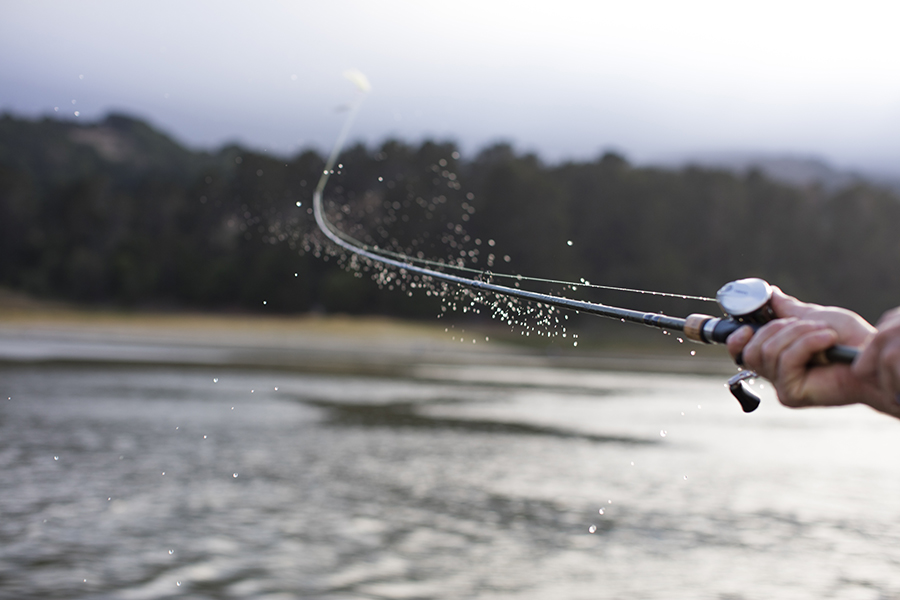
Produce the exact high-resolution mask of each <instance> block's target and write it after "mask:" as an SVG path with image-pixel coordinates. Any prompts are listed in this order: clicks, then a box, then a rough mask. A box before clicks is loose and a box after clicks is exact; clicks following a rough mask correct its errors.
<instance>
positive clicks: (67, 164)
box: [0, 114, 221, 186]
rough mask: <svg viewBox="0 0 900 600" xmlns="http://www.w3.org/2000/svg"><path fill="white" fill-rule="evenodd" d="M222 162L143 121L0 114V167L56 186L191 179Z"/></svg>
mask: <svg viewBox="0 0 900 600" xmlns="http://www.w3.org/2000/svg"><path fill="white" fill-rule="evenodd" d="M220 160H221V159H220V158H217V157H215V156H213V155H210V154H208V153H205V152H193V151H190V150H188V149H186V148H185V147H184V146H182V145H181V144H179V143H178V142H176V141H175V140H173V139H172V138H171V137H169V136H167V135H166V134H164V133H162V132H160V131H158V130H156V129H154V128H153V127H151V126H150V125H148V124H147V123H145V122H143V121H141V120H138V119H135V118H133V117H130V116H127V115H123V114H110V115H109V116H107V117H106V118H105V119H103V120H102V121H98V122H94V123H76V122H74V121H62V120H56V119H52V118H43V119H41V120H35V121H32V120H27V119H21V118H17V117H14V116H12V115H9V114H4V115H2V116H0V164H4V165H7V166H8V167H12V168H14V169H16V170H19V171H22V172H25V173H28V174H29V175H31V177H32V179H33V180H34V181H35V182H39V183H40V184H41V185H44V186H54V185H58V184H61V183H64V182H68V181H74V180H77V179H79V178H82V177H85V176H89V175H93V174H96V173H98V172H104V173H107V174H108V175H111V176H112V177H113V178H114V179H116V180H117V181H124V180H129V179H134V178H136V177H145V176H147V175H148V174H150V173H159V174H164V175H165V177H166V178H168V179H173V178H174V179H181V180H185V179H189V178H190V177H192V176H193V175H194V174H195V173H197V172H198V171H199V170H201V169H203V168H205V167H208V166H211V165H212V164H214V163H217V162H219V161H220Z"/></svg>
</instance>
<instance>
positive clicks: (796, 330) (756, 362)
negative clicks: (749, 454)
mask: <svg viewBox="0 0 900 600" xmlns="http://www.w3.org/2000/svg"><path fill="white" fill-rule="evenodd" d="M771 306H772V309H773V311H774V312H775V315H776V317H778V318H777V319H776V320H774V321H771V322H770V323H767V324H766V325H765V326H764V327H762V328H761V329H759V331H757V332H756V333H755V334H754V333H753V330H752V329H751V328H750V327H742V328H741V329H738V330H737V331H735V332H734V333H733V334H731V336H729V338H728V351H729V352H730V353H731V355H732V357H737V356H738V355H739V354H740V355H741V357H742V362H743V364H745V365H746V366H747V367H748V368H750V369H753V370H754V371H756V372H757V373H759V374H760V375H761V376H763V377H765V378H766V379H768V380H769V381H771V382H772V384H773V385H774V386H775V391H776V392H777V394H778V399H779V400H780V401H781V403H782V404H784V405H785V406H790V407H801V406H836V405H842V404H854V403H858V402H862V403H865V404H869V405H871V406H874V407H875V408H878V409H879V410H882V411H884V412H891V409H893V407H891V406H886V405H885V403H884V397H883V396H884V395H883V393H881V392H880V391H879V390H878V389H877V386H875V385H874V384H873V383H872V382H869V381H866V380H863V379H860V378H859V377H857V376H856V375H854V374H853V372H852V371H851V368H850V366H849V365H827V366H816V367H811V366H810V363H811V362H813V361H814V360H815V358H816V356H817V355H818V354H819V353H820V352H822V351H824V350H826V349H828V348H830V347H831V346H833V345H835V344H846V345H850V346H860V345H862V344H863V343H865V341H866V340H867V338H868V337H869V336H870V335H872V333H873V332H874V331H875V329H874V328H873V327H872V326H871V325H870V324H869V323H868V322H866V320H865V319H863V318H862V317H860V316H859V315H857V314H856V313H854V312H851V311H849V310H845V309H842V308H837V307H826V306H819V305H817V304H808V303H805V302H800V301H799V300H797V299H796V298H793V297H791V296H788V295H786V294H784V293H783V292H782V291H781V290H780V289H778V288H774V293H773V296H772V304H771ZM892 397H893V396H892ZM897 408H900V407H897ZM886 409H887V410H886ZM891 414H896V415H900V410H897V411H896V413H895V412H891Z"/></svg>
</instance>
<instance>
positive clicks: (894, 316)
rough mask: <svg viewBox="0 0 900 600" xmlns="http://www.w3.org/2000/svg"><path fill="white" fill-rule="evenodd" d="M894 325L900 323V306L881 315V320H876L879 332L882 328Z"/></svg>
mask: <svg viewBox="0 0 900 600" xmlns="http://www.w3.org/2000/svg"><path fill="white" fill-rule="evenodd" d="M895 323H900V306H898V307H897V308H892V309H891V310H889V311H887V312H885V313H884V314H883V315H881V318H880V319H878V323H877V327H878V330H879V331H881V329H882V328H885V327H889V326H891V325H893V324H895Z"/></svg>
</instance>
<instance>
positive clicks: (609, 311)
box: [313, 71, 858, 412]
mask: <svg viewBox="0 0 900 600" xmlns="http://www.w3.org/2000/svg"><path fill="white" fill-rule="evenodd" d="M344 75H345V77H347V78H348V79H350V80H351V81H353V82H354V83H355V84H356V87H357V89H358V90H359V94H358V95H357V98H356V100H355V101H354V102H353V104H352V105H351V107H350V113H349V114H348V115H347V119H346V121H345V122H344V126H343V128H342V129H341V133H340V135H339V136H338V139H337V142H336V143H335V146H334V148H333V149H332V151H331V155H330V156H329V157H328V160H327V162H326V163H325V169H324V171H323V172H322V175H321V177H320V178H319V184H318V185H317V186H316V190H315V192H314V193H313V207H314V208H313V212H314V214H315V219H316V223H317V224H318V226H319V229H321V230H322V233H323V234H325V236H326V237H327V238H328V239H330V240H331V241H332V242H334V243H335V244H337V245H338V246H340V247H341V248H344V249H345V250H348V251H349V252H351V253H353V254H354V255H359V256H362V257H365V258H368V259H369V260H372V261H374V262H376V263H380V264H385V265H390V266H392V267H396V268H397V269H399V271H400V275H401V276H403V275H405V274H407V273H416V274H418V275H421V276H422V277H423V278H424V280H425V281H426V282H430V281H431V280H439V281H446V282H451V283H456V284H459V285H460V286H462V287H464V288H469V289H475V290H479V291H482V292H491V293H495V294H499V295H503V296H508V297H510V298H523V299H526V300H531V301H533V302H537V303H538V304H539V305H544V306H547V307H549V309H550V311H551V312H552V311H553V308H565V309H569V310H574V311H576V312H586V313H588V314H594V315H598V316H601V317H607V318H611V319H619V320H620V321H622V322H626V321H628V322H632V323H640V324H642V325H647V326H649V327H655V328H657V329H664V330H665V329H672V330H675V331H683V332H684V334H685V337H687V338H688V339H690V340H692V341H695V342H701V343H705V344H724V343H725V342H726V341H727V339H728V336H729V335H731V334H732V333H733V332H735V331H736V330H737V329H738V328H740V327H743V326H745V325H750V326H751V327H754V328H759V327H761V326H762V325H763V324H764V323H765V322H767V321H768V320H770V319H771V318H774V316H775V315H774V313H773V312H772V309H771V306H770V305H769V301H770V300H771V297H772V288H771V287H770V286H769V284H768V283H766V282H765V281H763V280H761V279H753V278H751V279H741V280H737V281H733V282H731V283H728V284H726V285H725V286H723V287H722V288H721V289H720V290H719V292H718V293H717V295H716V296H717V297H716V302H717V303H718V304H719V306H720V308H722V310H723V311H724V312H725V316H724V317H713V316H710V315H704V314H691V315H688V316H687V317H686V318H680V317H670V316H667V315H664V314H660V313H651V312H642V311H637V310H631V309H627V308H618V307H615V306H606V305H604V304H597V303H593V302H585V301H581V300H573V299H570V298H565V297H563V296H554V295H552V294H542V293H538V292H532V291H530V290H525V289H520V288H511V287H508V286H504V285H499V284H495V283H493V282H492V279H493V278H494V277H503V278H513V279H516V280H517V281H539V282H546V283H555V284H562V285H567V286H573V287H577V286H578V285H582V286H585V287H596V288H600V289H610V290H617V291H622V292H631V293H639V294H652V295H655V296H666V297H674V298H682V299H692V300H704V301H706V300H712V299H711V298H705V297H702V296H687V295H683V294H669V293H665V292H652V291H647V290H636V289H631V288H616V287H613V286H601V285H593V284H589V283H584V282H582V283H574V282H564V281H557V280H553V279H542V278H537V277H525V276H522V275H510V274H505V273H501V274H493V273H490V272H489V271H482V270H478V269H473V268H471V267H466V266H464V265H453V264H449V263H443V262H438V261H426V260H423V259H416V258H413V257H410V256H407V255H405V254H402V253H399V252H392V251H389V250H383V249H380V248H377V247H372V246H368V245H366V244H363V243H362V242H360V241H359V240H356V239H354V238H353V237H351V236H349V235H347V234H345V233H343V232H341V231H340V230H338V229H337V228H336V227H334V226H333V225H332V224H331V223H330V222H329V221H328V219H327V218H326V216H325V209H324V207H323V202H322V194H323V192H324V190H325V185H326V184H327V183H328V178H329V175H331V174H332V173H333V172H334V163H335V162H336V161H337V157H338V155H339V154H340V151H341V148H342V147H343V144H344V141H345V140H346V138H347V134H348V133H349V131H350V125H351V124H352V123H353V119H354V118H355V117H356V114H357V112H358V111H359V108H360V106H361V105H362V101H363V99H364V98H365V95H366V93H367V92H368V91H369V90H370V89H371V87H370V85H369V82H368V80H367V79H366V77H365V76H364V75H363V74H362V73H360V72H358V71H348V72H346V73H345V74H344ZM415 263H419V264H415ZM423 264H424V265H428V266H421V265H423ZM429 267H436V268H439V269H454V270H457V271H460V272H465V273H477V274H478V278H468V277H460V276H458V275H452V274H450V273H446V272H444V271H443V270H436V269H435V268H429ZM475 301H479V302H485V298H484V297H480V296H475V297H474V298H473V304H474V302H475ZM529 312H530V311H529ZM857 353H858V349H857V348H850V347H847V346H840V345H837V346H832V347H831V348H829V349H827V350H825V351H824V353H823V356H824V357H825V360H826V361H831V362H840V363H845V364H850V363H852V362H853V360H854V358H855V357H856V355H857ZM751 377H756V374H755V373H753V372H751V371H742V372H741V373H739V374H738V375H736V376H735V377H733V378H731V379H730V380H729V381H728V384H727V385H728V387H729V389H730V390H731V393H732V394H734V396H735V397H736V398H737V399H738V401H739V402H740V403H741V407H742V408H743V409H744V411H745V412H751V411H753V410H755V409H756V407H757V406H759V398H757V397H756V396H755V395H753V394H752V393H750V392H749V391H747V390H746V389H745V387H744V380H745V379H748V378H751Z"/></svg>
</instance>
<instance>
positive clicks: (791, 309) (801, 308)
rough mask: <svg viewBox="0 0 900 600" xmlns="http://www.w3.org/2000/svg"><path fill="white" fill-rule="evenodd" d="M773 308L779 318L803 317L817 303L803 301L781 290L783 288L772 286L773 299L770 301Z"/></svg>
mask: <svg viewBox="0 0 900 600" xmlns="http://www.w3.org/2000/svg"><path fill="white" fill-rule="evenodd" d="M770 304H771V306H772V310H773V311H774V312H775V315H776V316H778V317H779V318H784V317H802V316H803V315H804V314H806V312H807V311H808V310H810V309H811V308H813V307H814V306H815V305H813V304H807V303H806V302H801V301H800V300H797V299H796V298H794V297H793V296H788V295H787V294H785V293H784V292H782V291H781V288H778V287H776V286H772V299H771V301H770Z"/></svg>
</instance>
